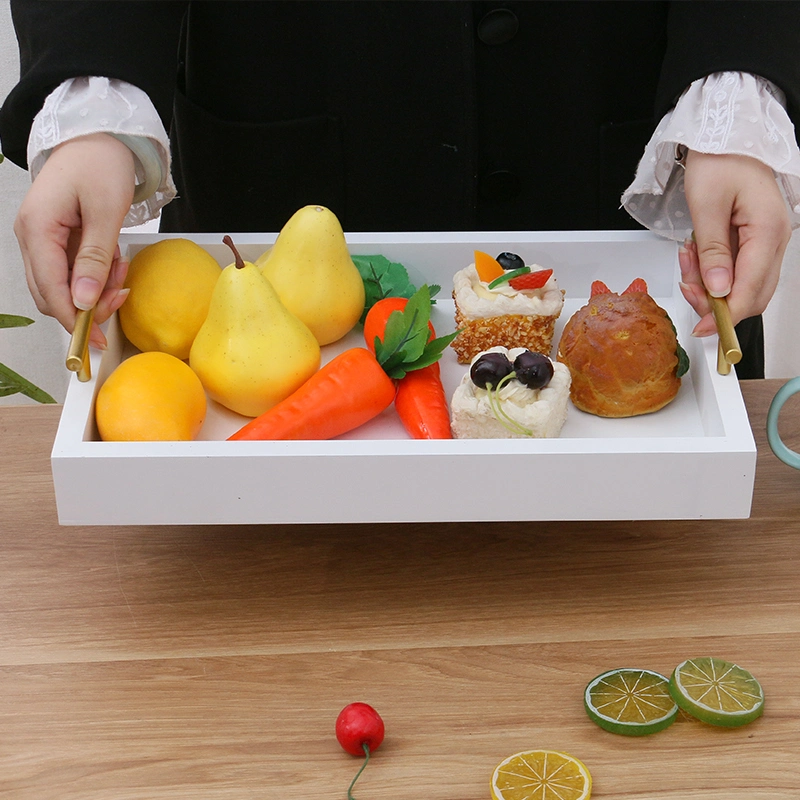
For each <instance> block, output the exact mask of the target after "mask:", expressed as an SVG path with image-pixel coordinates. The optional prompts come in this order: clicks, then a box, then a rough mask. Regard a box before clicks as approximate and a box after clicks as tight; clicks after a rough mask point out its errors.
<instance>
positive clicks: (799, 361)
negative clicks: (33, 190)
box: [0, 0, 800, 404]
mask: <svg viewBox="0 0 800 800" xmlns="http://www.w3.org/2000/svg"><path fill="white" fill-rule="evenodd" d="M18 78H19V64H18V61H17V42H16V38H15V36H14V30H13V27H12V25H11V12H10V8H9V3H8V0H0V100H2V99H5V97H6V96H7V95H8V93H9V92H10V91H11V89H12V87H13V86H14V84H15V83H16V82H17V79H18ZM0 144H2V143H0ZM28 186H29V180H28V174H27V173H26V172H25V171H23V170H21V169H20V168H19V167H17V166H16V165H14V164H12V163H11V162H10V161H8V160H6V161H4V162H3V163H2V164H0V313H5V314H22V315H24V316H28V317H31V318H33V319H34V320H36V322H35V324H34V325H29V326H28V327H26V328H11V329H5V330H0V362H2V363H3V364H6V365H7V366H8V367H10V368H11V369H13V370H15V371H16V372H18V373H20V374H21V375H23V376H24V377H26V378H27V379H28V380H30V381H32V382H33V383H35V384H36V385H37V386H40V387H41V388H42V389H44V390H45V391H47V392H49V393H50V394H51V395H52V396H53V397H55V398H56V400H59V401H62V400H63V399H64V395H65V393H66V388H67V382H68V380H69V378H70V376H71V373H68V372H67V370H66V368H65V366H64V357H65V355H66V351H67V346H68V343H69V337H68V336H67V334H66V333H65V332H64V331H63V329H62V328H61V326H60V325H58V323H56V322H55V321H54V320H52V319H50V318H48V317H44V316H42V315H41V314H39V312H38V311H37V309H36V306H35V305H34V303H33V300H32V299H31V297H30V294H29V292H28V287H27V285H26V283H25V275H24V270H23V266H22V258H21V257H20V254H19V248H18V246H17V241H16V238H15V237H14V232H13V224H14V217H15V216H16V212H17V208H18V207H19V204H20V203H21V202H22V198H23V197H24V195H25V192H26V191H27V188H28ZM799 301H800V232H798V233H797V234H796V235H795V237H794V238H793V240H792V243H791V245H790V247H789V250H788V252H787V255H786V259H785V261H784V269H783V274H782V277H781V282H780V285H779V286H778V291H777V294H776V297H775V299H774V300H773V302H772V304H771V305H770V308H769V309H768V310H767V313H766V314H765V325H766V336H767V377H776V378H786V377H792V376H795V375H800V314H798V313H797V309H796V306H797V304H798V302H799ZM32 402H33V401H30V400H28V399H27V398H26V397H23V396H21V395H12V396H11V397H6V398H0V403H7V404H19V403H32Z"/></svg>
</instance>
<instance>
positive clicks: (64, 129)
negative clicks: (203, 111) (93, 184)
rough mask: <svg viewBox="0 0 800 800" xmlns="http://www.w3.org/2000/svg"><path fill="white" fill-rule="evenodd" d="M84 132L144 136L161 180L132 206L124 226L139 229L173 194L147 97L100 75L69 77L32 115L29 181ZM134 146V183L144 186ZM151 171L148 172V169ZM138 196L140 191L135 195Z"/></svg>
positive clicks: (162, 139)
mask: <svg viewBox="0 0 800 800" xmlns="http://www.w3.org/2000/svg"><path fill="white" fill-rule="evenodd" d="M90 133H110V134H115V135H117V136H118V137H121V140H122V141H123V142H125V143H126V144H128V145H129V146H130V143H129V142H130V140H128V141H125V137H146V138H147V140H148V141H149V143H150V144H152V146H153V148H154V149H155V152H156V154H157V157H158V158H159V159H160V161H161V181H160V182H159V185H158V187H157V188H156V189H155V192H154V193H153V194H151V195H150V196H149V197H146V198H144V199H142V200H141V201H140V202H134V204H133V205H132V206H131V208H130V211H129V212H128V214H127V216H126V217H125V222H124V225H125V226H126V227H130V226H133V225H141V224H142V223H144V222H147V221H148V220H151V219H156V217H158V214H159V212H160V211H161V209H162V208H163V207H164V206H165V205H166V204H167V203H169V202H170V200H172V199H173V198H174V197H175V195H176V194H177V191H176V189H175V184H174V183H173V181H172V176H171V175H170V161H171V158H170V149H169V137H168V136H167V132H166V131H165V130H164V125H163V123H162V122H161V118H160V117H159V116H158V113H157V112H156V110H155V107H154V106H153V104H152V102H151V101H150V98H149V97H148V96H147V95H146V94H145V93H144V92H143V91H142V90H141V89H139V88H137V87H136V86H133V85H131V84H130V83H126V82H125V81H120V80H112V79H109V78H100V77H84V78H71V79H69V80H66V81H64V82H63V83H62V84H61V85H60V86H59V87H58V88H57V89H55V90H54V91H53V92H51V93H50V95H48V97H47V99H46V100H45V103H44V106H43V107H42V110H41V111H40V112H39V113H38V114H37V115H36V117H35V119H34V121H33V127H32V128H31V134H30V138H29V139H28V166H29V170H30V174H31V178H32V179H33V178H35V177H36V176H37V175H38V174H39V172H40V170H41V169H42V165H43V164H44V162H45V161H46V160H47V157H48V156H49V155H50V152H51V151H52V149H53V148H54V147H55V146H56V145H58V144H61V143H62V142H66V141H68V140H69V139H74V138H76V137H77V136H86V135H88V134H90ZM137 149H138V148H133V147H132V148H131V150H132V151H133V153H134V161H135V163H136V179H137V182H138V183H139V184H145V183H147V179H148V170H147V168H146V164H145V163H143V160H142V157H141V153H142V151H141V150H139V153H137ZM149 172H150V173H152V170H150V171H149ZM139 194H141V192H139Z"/></svg>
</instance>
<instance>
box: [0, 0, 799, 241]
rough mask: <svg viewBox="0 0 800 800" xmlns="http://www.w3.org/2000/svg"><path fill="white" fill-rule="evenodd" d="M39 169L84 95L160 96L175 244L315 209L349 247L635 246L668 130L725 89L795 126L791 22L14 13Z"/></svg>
mask: <svg viewBox="0 0 800 800" xmlns="http://www.w3.org/2000/svg"><path fill="white" fill-rule="evenodd" d="M11 8H12V13H13V19H14V23H15V26H16V30H17V33H18V37H19V41H20V50H21V79H20V82H19V84H18V85H17V86H16V87H15V88H14V90H13V91H12V92H11V93H10V95H9V96H8V98H7V100H6V102H5V104H4V105H3V107H2V110H0V140H2V144H3V150H4V153H5V154H6V156H8V157H9V158H10V159H11V160H12V161H15V162H16V163H17V164H20V165H25V148H26V142H27V138H28V133H29V129H30V124H31V120H32V118H33V116H34V115H35V113H36V112H37V111H38V110H39V109H40V108H41V106H42V103H43V101H44V98H45V97H46V95H47V94H48V93H49V92H50V91H51V90H52V89H53V88H55V87H56V86H57V85H58V84H59V83H60V82H61V81H62V80H64V79H65V78H68V77H72V76H78V75H92V74H94V75H105V76H108V77H113V78H122V79H124V80H126V81H129V82H131V83H133V84H136V85H137V86H139V87H141V88H142V89H143V90H145V91H146V92H147V93H148V94H149V95H150V97H151V98H152V99H153V101H154V102H155V104H156V107H157V108H158V110H159V112H160V114H161V116H162V118H163V120H164V122H165V126H166V127H167V129H168V130H170V132H171V136H172V142H173V145H172V146H173V156H174V162H175V168H174V175H175V179H176V183H177V186H178V191H179V198H178V199H177V200H175V201H174V202H173V203H171V204H170V205H169V206H168V207H167V208H166V209H165V211H164V214H163V223H162V227H163V228H164V229H167V230H185V231H204V230H205V231H208V230H211V231H220V230H225V231H230V232H235V231H243V230H248V231H258V230H277V229H279V228H280V227H281V225H282V224H283V222H285V221H286V219H288V217H289V216H290V215H291V213H292V212H293V211H294V210H296V209H297V208H299V207H300V206H302V205H305V204H307V203H311V202H315V203H322V204H324V205H327V206H329V207H330V208H332V209H333V210H334V211H335V212H336V213H337V214H338V215H339V217H340V219H341V220H342V223H343V225H344V227H345V229H346V230H376V229H379V230H474V229H495V230H503V229H508V230H512V229H538V230H555V229H570V228H583V229H592V228H620V227H636V224H635V223H634V222H633V221H632V220H631V219H630V218H629V217H628V215H627V214H626V213H625V212H624V211H621V210H620V209H619V198H620V195H621V193H622V191H623V190H624V189H625V187H626V186H627V185H628V183H629V182H630V181H631V179H632V177H633V174H634V171H635V168H636V164H637V162H638V159H639V158H640V156H641V154H642V151H643V148H644V146H645V143H646V142H647V140H648V138H649V136H650V135H651V133H652V131H653V126H654V122H655V121H656V120H657V119H659V118H660V117H661V116H662V115H663V114H664V113H665V112H666V111H667V110H668V109H669V108H670V107H671V106H672V105H673V103H674V102H675V99H676V98H677V96H678V95H679V94H680V93H681V91H683V89H684V88H685V87H686V86H687V85H688V84H689V83H690V82H691V81H693V80H694V79H696V78H699V77H702V76H704V75H706V74H708V73H711V72H715V71H721V70H742V71H748V72H753V73H756V74H759V75H762V76H764V77H766V78H768V79H770V80H772V81H774V82H775V83H776V84H777V85H778V86H780V87H781V88H782V89H783V91H784V92H785V93H786V95H787V98H788V106H789V113H790V114H791V115H792V117H793V118H794V119H795V120H798V119H800V57H798V55H797V39H798V31H800V4H798V3H797V2H774V3H773V2H674V3H669V2H604V1H599V0H598V1H597V2H473V3H467V2H421V1H418V2H369V1H368V0H362V1H357V2H344V1H343V0H338V1H337V2H237V3H230V2H192V3H186V2H155V3H147V2H114V3H105V2H100V3H91V2H59V3H53V2H38V1H37V2H34V1H33V0H12V3H11Z"/></svg>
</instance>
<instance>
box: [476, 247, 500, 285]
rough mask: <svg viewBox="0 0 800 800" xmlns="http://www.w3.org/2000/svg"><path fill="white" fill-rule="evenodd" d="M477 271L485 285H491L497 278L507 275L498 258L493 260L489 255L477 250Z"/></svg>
mask: <svg viewBox="0 0 800 800" xmlns="http://www.w3.org/2000/svg"><path fill="white" fill-rule="evenodd" d="M474 254H475V271H476V272H477V273H478V277H479V278H480V279H481V280H482V281H483V282H484V283H491V282H492V281H493V280H494V279H495V278H499V277H500V276H501V275H503V274H504V273H505V270H504V269H503V268H502V267H501V266H500V262H499V261H498V260H497V259H496V258H492V256H490V255H489V254H488V253H484V252H482V251H481V250H475V251H474Z"/></svg>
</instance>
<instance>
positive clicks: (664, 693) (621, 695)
mask: <svg viewBox="0 0 800 800" xmlns="http://www.w3.org/2000/svg"><path fill="white" fill-rule="evenodd" d="M583 701H584V706H585V708H586V713H587V714H588V715H589V719H591V720H592V722H595V723H597V724H598V725H599V726H600V727H601V728H603V730H606V731H610V732H611V733H620V734H622V735H624V736H644V735H646V734H648V733H656V732H658V731H663V730H664V728H666V727H668V726H670V725H672V723H673V722H675V719H676V718H677V716H678V706H677V705H675V701H674V700H673V699H672V697H671V696H670V693H669V680H668V679H667V678H666V677H665V676H664V675H659V673H658V672H652V671H651V670H649V669H612V670H609V671H608V672H604V673H603V674H602V675H598V676H597V677H596V678H595V679H594V680H592V681H591V682H590V683H589V685H588V686H587V687H586V691H585V692H584V696H583Z"/></svg>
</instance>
